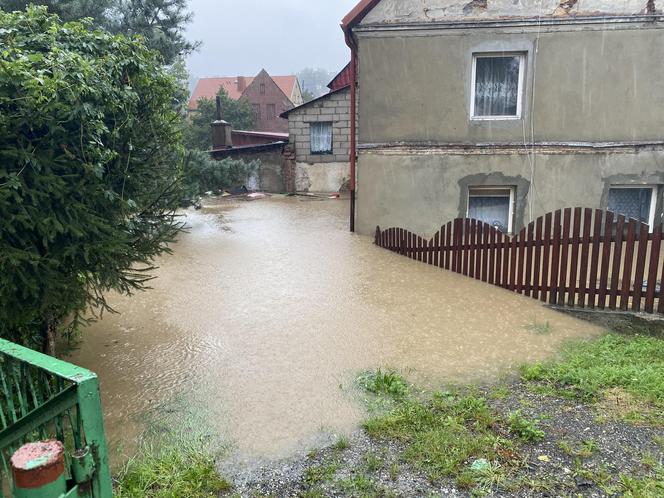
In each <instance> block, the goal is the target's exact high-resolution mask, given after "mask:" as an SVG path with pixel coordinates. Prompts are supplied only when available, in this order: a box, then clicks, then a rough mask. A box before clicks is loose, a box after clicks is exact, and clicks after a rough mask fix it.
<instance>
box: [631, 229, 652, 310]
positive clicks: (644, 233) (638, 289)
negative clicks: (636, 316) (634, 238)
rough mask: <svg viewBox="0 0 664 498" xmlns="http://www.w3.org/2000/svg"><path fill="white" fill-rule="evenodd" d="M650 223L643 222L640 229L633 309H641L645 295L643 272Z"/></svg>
mask: <svg viewBox="0 0 664 498" xmlns="http://www.w3.org/2000/svg"><path fill="white" fill-rule="evenodd" d="M648 232H649V230H648V225H644V224H641V227H640V231H639V250H638V252H637V256H636V274H635V275H634V299H633V300H632V309H633V310H634V311H641V296H643V274H644V272H645V266H646V254H647V251H648V235H649V233H648Z"/></svg>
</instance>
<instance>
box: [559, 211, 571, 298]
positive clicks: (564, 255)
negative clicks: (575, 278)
mask: <svg viewBox="0 0 664 498" xmlns="http://www.w3.org/2000/svg"><path fill="white" fill-rule="evenodd" d="M571 223H572V210H571V209H570V208H566V209H564V210H563V229H562V232H561V234H560V244H561V247H560V276H559V278H558V301H557V302H558V304H561V305H562V304H565V292H566V291H567V283H568V279H567V273H568V268H567V266H568V262H569V242H570V235H569V233H570V225H571Z"/></svg>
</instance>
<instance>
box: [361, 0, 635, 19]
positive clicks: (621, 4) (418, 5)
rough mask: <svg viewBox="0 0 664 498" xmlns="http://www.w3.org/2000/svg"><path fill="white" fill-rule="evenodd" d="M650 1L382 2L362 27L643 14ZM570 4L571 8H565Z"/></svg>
mask: <svg viewBox="0 0 664 498" xmlns="http://www.w3.org/2000/svg"><path fill="white" fill-rule="evenodd" d="M646 2H647V0H581V1H579V2H566V1H565V0H490V1H489V2H487V6H486V7H482V6H481V5H480V3H479V2H475V3H473V2H471V0H383V1H382V2H380V3H379V4H378V6H376V7H375V8H374V9H373V10H372V11H371V12H370V13H369V15H367V16H366V17H365V18H364V20H363V21H362V24H365V25H366V24H375V23H392V22H398V21H406V22H431V21H443V20H450V19H455V20H461V19H492V18H505V17H535V16H551V15H554V14H555V15H561V14H562V13H563V12H564V13H567V14H572V15H583V14H594V15H597V14H599V13H602V14H605V13H611V14H636V13H639V12H642V11H643V10H644V7H645V5H646ZM565 4H569V5H570V6H569V7H564V5H565Z"/></svg>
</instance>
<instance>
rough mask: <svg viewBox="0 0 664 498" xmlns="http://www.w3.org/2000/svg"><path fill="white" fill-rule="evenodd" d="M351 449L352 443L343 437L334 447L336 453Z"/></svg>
mask: <svg viewBox="0 0 664 498" xmlns="http://www.w3.org/2000/svg"><path fill="white" fill-rule="evenodd" d="M348 448H350V441H349V440H348V438H347V437H346V436H341V437H340V438H339V439H337V442H336V443H334V444H333V445H332V449H333V450H334V451H344V450H347V449H348Z"/></svg>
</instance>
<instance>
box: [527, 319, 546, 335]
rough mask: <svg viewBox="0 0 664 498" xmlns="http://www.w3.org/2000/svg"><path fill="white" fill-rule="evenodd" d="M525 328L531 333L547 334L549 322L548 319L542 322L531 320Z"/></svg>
mask: <svg viewBox="0 0 664 498" xmlns="http://www.w3.org/2000/svg"><path fill="white" fill-rule="evenodd" d="M526 330H528V331H529V332H532V333H533V334H539V335H548V334H550V333H551V323H550V322H549V321H548V320H547V321H546V322H542V323H540V322H533V323H531V324H530V325H528V326H526Z"/></svg>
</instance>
